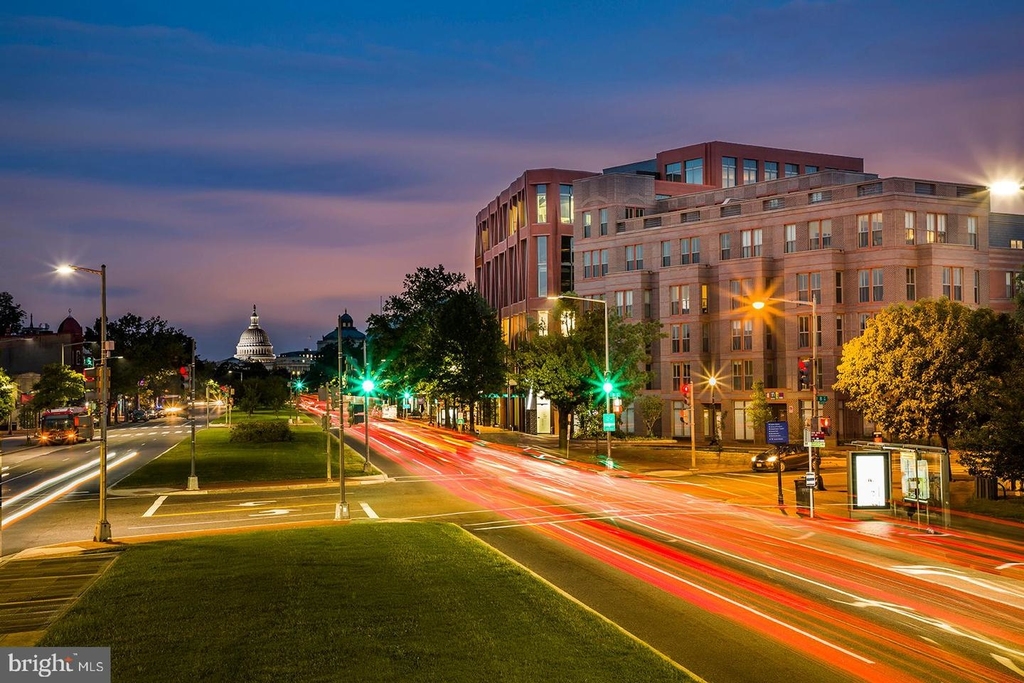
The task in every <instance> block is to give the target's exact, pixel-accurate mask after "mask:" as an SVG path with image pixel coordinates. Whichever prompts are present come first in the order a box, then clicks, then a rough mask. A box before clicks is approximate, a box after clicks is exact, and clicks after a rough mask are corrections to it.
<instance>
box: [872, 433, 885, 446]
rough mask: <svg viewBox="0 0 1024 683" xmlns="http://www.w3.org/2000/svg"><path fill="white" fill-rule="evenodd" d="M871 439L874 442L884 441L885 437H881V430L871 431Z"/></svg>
mask: <svg viewBox="0 0 1024 683" xmlns="http://www.w3.org/2000/svg"><path fill="white" fill-rule="evenodd" d="M871 440H872V441H874V442H875V443H884V441H885V439H883V438H882V432H871Z"/></svg>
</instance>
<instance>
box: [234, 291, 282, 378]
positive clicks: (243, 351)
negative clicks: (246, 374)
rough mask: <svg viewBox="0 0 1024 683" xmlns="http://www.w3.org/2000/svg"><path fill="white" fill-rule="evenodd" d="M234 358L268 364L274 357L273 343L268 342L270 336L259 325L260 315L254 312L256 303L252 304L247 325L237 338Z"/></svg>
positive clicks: (272, 361) (271, 363)
mask: <svg viewBox="0 0 1024 683" xmlns="http://www.w3.org/2000/svg"><path fill="white" fill-rule="evenodd" d="M235 358H237V359H238V360H242V361H249V362H253V363H264V364H265V365H268V366H270V365H273V363H274V359H275V358H276V356H275V355H274V345H273V344H271V343H270V336H269V335H268V334H267V333H266V332H265V331H264V330H263V328H262V327H260V316H259V315H257V313H256V304H253V305H252V317H251V318H249V327H248V328H246V329H245V331H243V332H242V336H241V337H239V338H238V345H237V346H236V347H235Z"/></svg>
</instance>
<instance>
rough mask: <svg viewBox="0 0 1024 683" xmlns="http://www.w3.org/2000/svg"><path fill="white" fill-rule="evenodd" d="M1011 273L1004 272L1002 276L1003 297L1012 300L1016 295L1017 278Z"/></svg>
mask: <svg viewBox="0 0 1024 683" xmlns="http://www.w3.org/2000/svg"><path fill="white" fill-rule="evenodd" d="M1016 275H1017V274H1016V273H1014V272H1013V271H1009V270H1008V271H1006V272H1005V273H1004V274H1003V287H1004V289H1003V296H1004V297H1006V298H1007V299H1012V298H1013V297H1014V296H1015V295H1016V294H1017V287H1016V285H1017V277H1016Z"/></svg>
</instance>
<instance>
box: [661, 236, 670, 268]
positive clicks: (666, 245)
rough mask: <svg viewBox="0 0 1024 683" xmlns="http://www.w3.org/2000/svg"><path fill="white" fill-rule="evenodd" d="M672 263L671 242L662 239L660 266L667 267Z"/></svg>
mask: <svg viewBox="0 0 1024 683" xmlns="http://www.w3.org/2000/svg"><path fill="white" fill-rule="evenodd" d="M671 265H672V242H671V241H668V240H666V241H663V242H662V243H661V267H662V268H667V267H668V266H671Z"/></svg>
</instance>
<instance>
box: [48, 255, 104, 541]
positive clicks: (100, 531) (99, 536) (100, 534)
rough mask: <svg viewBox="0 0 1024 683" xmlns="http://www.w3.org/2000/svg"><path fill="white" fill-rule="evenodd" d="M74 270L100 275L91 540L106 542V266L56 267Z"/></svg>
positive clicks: (63, 271) (66, 272)
mask: <svg viewBox="0 0 1024 683" xmlns="http://www.w3.org/2000/svg"><path fill="white" fill-rule="evenodd" d="M76 271H79V272H82V273H92V274H93V275H99V276H100V382H101V386H100V396H99V398H100V516H99V520H98V521H97V522H96V530H95V532H94V533H93V540H94V541H96V542H98V543H106V542H109V541H110V540H111V537H110V522H109V521H107V400H108V396H109V394H110V376H109V375H108V374H107V354H108V353H109V352H110V349H108V348H107V266H106V264H103V265H101V266H100V268H99V270H96V269H94V268H84V267H82V266H73V265H70V264H69V265H64V266H60V267H59V268H57V272H58V273H61V274H63V275H67V274H70V273H74V272H76Z"/></svg>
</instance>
